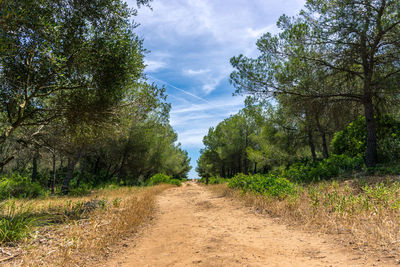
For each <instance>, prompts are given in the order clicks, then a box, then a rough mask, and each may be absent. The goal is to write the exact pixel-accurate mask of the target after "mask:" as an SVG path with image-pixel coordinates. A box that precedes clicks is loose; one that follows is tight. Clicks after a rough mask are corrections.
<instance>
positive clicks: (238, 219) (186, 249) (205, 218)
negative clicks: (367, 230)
mask: <svg viewBox="0 0 400 267" xmlns="http://www.w3.org/2000/svg"><path fill="white" fill-rule="evenodd" d="M123 254H124V255H123V256H120V257H119V258H117V259H114V260H111V261H110V262H109V263H108V266H374V265H376V266H382V262H377V261H376V260H373V259H367V258H366V256H362V255H357V254H356V253H355V252H349V251H346V250H345V249H341V248H340V247H339V246H338V245H337V244H336V245H334V244H330V242H329V241H327V240H324V239H323V238H321V237H318V236H317V235H315V234H314V235H311V234H308V233H304V232H301V231H295V230H292V229H288V228H287V227H286V226H284V225H281V224H278V223H276V222H274V220H273V219H271V218H269V217H267V216H264V215H259V214H255V213H254V212H252V211H251V210H250V209H249V208H246V207H243V206H242V205H238V203H235V202H232V200H229V199H227V198H220V197H217V196H215V195H213V194H212V193H210V192H209V191H208V190H207V189H205V188H204V187H201V186H199V185H196V184H195V183H188V184H185V185H183V186H182V187H180V188H173V189H169V190H167V191H165V192H164V193H163V194H162V195H161V196H160V197H159V211H158V214H157V215H156V218H155V220H154V223H153V225H151V226H149V227H147V229H145V230H144V232H143V233H142V234H141V236H140V237H139V238H138V240H136V241H135V244H134V245H129V247H128V248H127V249H126V251H125V252H124V253H123Z"/></svg>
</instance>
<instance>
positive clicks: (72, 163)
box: [61, 151, 82, 195]
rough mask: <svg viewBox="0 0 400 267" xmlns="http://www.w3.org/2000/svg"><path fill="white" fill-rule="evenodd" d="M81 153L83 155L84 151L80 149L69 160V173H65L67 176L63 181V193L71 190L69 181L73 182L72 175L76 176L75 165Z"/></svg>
mask: <svg viewBox="0 0 400 267" xmlns="http://www.w3.org/2000/svg"><path fill="white" fill-rule="evenodd" d="M81 155H82V152H81V151H79V152H78V153H76V154H75V156H74V157H73V158H72V159H70V160H69V162H68V167H67V173H66V174H65V178H64V181H63V184H62V187H61V192H62V194H63V195H66V194H68V192H69V183H70V182H71V180H72V177H73V176H74V170H75V166H76V164H77V163H78V161H79V159H80V157H81Z"/></svg>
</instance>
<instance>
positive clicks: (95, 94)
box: [0, 0, 190, 193]
mask: <svg viewBox="0 0 400 267" xmlns="http://www.w3.org/2000/svg"><path fill="white" fill-rule="evenodd" d="M147 2H148V1H147V0H140V1H138V5H142V4H147ZM0 6H1V8H0V9H1V12H0V14H1V17H0V27H1V30H0V86H1V90H0V102H1V106H0V168H1V170H0V171H1V174H2V176H3V177H4V178H3V180H2V181H0V183H2V182H4V183H9V182H10V179H11V180H12V179H13V177H14V178H15V177H19V178H15V179H17V180H18V181H19V182H21V181H20V180H24V179H25V178H29V179H28V180H29V181H25V180H26V179H25V180H24V181H25V182H24V183H28V182H29V183H35V184H40V185H41V186H42V187H43V188H50V189H51V190H52V191H54V190H60V189H61V190H62V192H63V193H67V192H68V191H69V190H70V187H71V185H73V186H75V187H79V186H80V185H82V184H84V185H85V186H87V187H92V186H96V185H99V184H106V183H117V184H137V183H140V182H141V181H144V180H146V179H148V178H149V177H151V176H152V175H154V174H156V173H165V174H166V175H169V176H171V177H173V178H184V177H186V175H187V173H188V172H189V170H190V166H189V158H188V155H187V153H186V151H183V150H182V149H181V148H180V145H179V144H176V141H177V135H176V133H175V132H174V131H173V129H172V127H171V126H170V124H169V110H170V106H169V104H168V103H166V96H165V95H164V88H158V87H157V86H155V85H154V84H149V83H147V82H146V76H145V75H144V73H143V70H144V68H145V64H144V53H145V50H144V48H143V47H142V40H141V39H139V38H138V36H137V35H136V34H135V33H134V32H133V31H134V29H135V27H136V25H135V24H134V23H132V22H131V19H132V16H134V15H135V14H136V12H137V10H134V9H129V8H128V7H127V4H126V3H125V2H124V1H120V0H105V1H104V0H101V1H100V0H94V1H86V2H85V1H79V4H78V2H76V1H58V0H51V1H6V2H3V3H1V4H0ZM15 173H20V174H21V176H18V175H15ZM21 177H22V178H21ZM7 179H8V180H7ZM18 181H17V182H18Z"/></svg>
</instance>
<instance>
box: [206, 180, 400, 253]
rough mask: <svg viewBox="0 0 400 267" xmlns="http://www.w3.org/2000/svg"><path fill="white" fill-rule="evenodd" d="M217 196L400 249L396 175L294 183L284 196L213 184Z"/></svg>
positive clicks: (354, 240)
mask: <svg viewBox="0 0 400 267" xmlns="http://www.w3.org/2000/svg"><path fill="white" fill-rule="evenodd" d="M210 188H211V190H213V191H215V192H217V193H218V194H220V195H221V196H229V197H234V198H238V199H241V200H242V201H244V202H245V203H246V204H247V205H249V206H253V207H255V208H256V209H257V210H259V211H264V212H266V213H268V214H270V215H272V216H278V217H280V218H281V219H283V220H284V221H286V222H288V223H291V224H297V225H300V226H303V227H307V228H308V229H316V230H317V231H322V232H325V233H334V234H341V235H342V234H343V237H346V238H347V241H348V242H349V243H351V244H354V245H356V246H358V247H360V248H368V249H372V250H375V251H384V252H385V253H388V254H390V255H398V253H400V242H399V240H400V182H399V179H398V177H397V178H396V177H389V178H380V177H374V178H370V177H369V178H358V179H353V180H348V181H339V180H333V181H322V182H319V183H314V184H304V185H296V189H295V190H294V191H292V193H289V194H287V195H286V197H284V198H282V197H281V198H277V197H275V196H273V195H271V194H259V193H257V192H256V191H254V190H247V191H243V190H238V189H236V188H237V187H232V186H230V187H228V186H226V185H215V186H212V187H210Z"/></svg>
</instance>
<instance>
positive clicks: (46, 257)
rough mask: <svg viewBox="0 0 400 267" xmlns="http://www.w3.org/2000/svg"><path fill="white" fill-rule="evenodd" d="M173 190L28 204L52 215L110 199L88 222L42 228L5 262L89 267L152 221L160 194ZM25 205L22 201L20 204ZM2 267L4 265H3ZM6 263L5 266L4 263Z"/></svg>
mask: <svg viewBox="0 0 400 267" xmlns="http://www.w3.org/2000/svg"><path fill="white" fill-rule="evenodd" d="M169 187H171V185H158V186H154V187H147V188H119V189H113V190H100V191H97V192H93V193H92V194H91V195H90V196H85V197H74V198H71V197H62V198H54V199H43V200H32V201H28V203H27V201H24V205H30V206H31V207H32V209H33V210H34V211H35V212H43V213H46V212H49V211H52V210H54V209H56V208H63V207H65V206H68V207H71V206H73V205H74V203H78V202H81V203H82V202H87V201H89V200H92V199H95V198H97V199H104V200H106V203H107V205H106V207H105V208H103V209H101V208H100V209H96V210H95V211H93V212H92V213H90V214H89V216H88V217H87V218H85V219H80V220H72V221H68V220H66V221H65V222H64V223H63V224H58V225H51V226H45V227H38V228H37V229H34V230H35V231H34V237H33V238H30V239H27V240H25V242H22V243H21V244H19V246H18V247H17V248H7V247H4V249H3V250H7V249H9V251H10V254H18V256H17V257H15V258H13V259H12V260H10V261H7V262H5V264H6V265H9V266H21V265H22V266H89V265H92V264H93V262H94V261H98V260H102V259H104V258H105V257H106V256H107V254H108V248H109V247H110V246H112V245H113V244H116V243H117V242H118V241H120V240H121V239H122V238H125V237H129V235H132V234H133V233H135V232H136V231H137V230H138V228H139V227H140V226H141V225H142V224H143V223H145V222H146V221H147V220H149V219H150V218H151V216H152V215H153V213H154V210H155V208H156V202H155V197H156V196H157V194H159V193H160V192H162V191H163V190H165V189H166V188H169ZM19 202H21V201H19ZM0 264H1V263H0ZM3 264H4V263H3Z"/></svg>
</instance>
